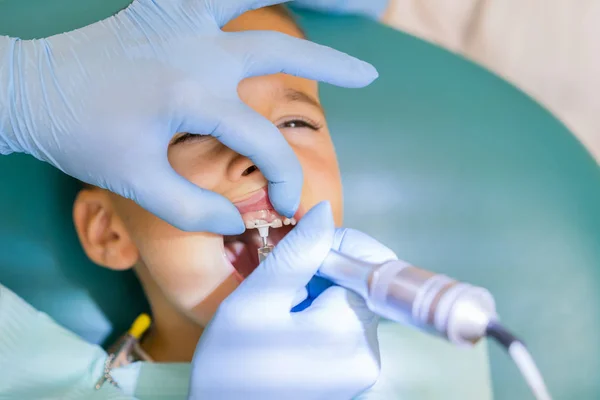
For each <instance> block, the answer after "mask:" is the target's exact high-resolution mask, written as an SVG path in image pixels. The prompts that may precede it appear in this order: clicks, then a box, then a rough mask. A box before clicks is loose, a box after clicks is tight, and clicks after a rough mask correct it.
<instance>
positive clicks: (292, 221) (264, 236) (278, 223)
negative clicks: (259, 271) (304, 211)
mask: <svg viewBox="0 0 600 400" xmlns="http://www.w3.org/2000/svg"><path fill="white" fill-rule="evenodd" d="M283 225H296V218H284V219H283V221H282V220H281V219H280V218H276V219H274V220H273V221H271V222H267V221H265V220H262V219H257V220H254V221H249V222H247V223H246V229H258V235H259V236H260V240H261V241H262V247H259V248H258V260H259V261H260V262H263V261H264V259H265V258H267V256H268V255H269V254H270V253H271V251H273V246H272V245H270V244H269V241H268V239H269V228H281V227H282V226H283Z"/></svg>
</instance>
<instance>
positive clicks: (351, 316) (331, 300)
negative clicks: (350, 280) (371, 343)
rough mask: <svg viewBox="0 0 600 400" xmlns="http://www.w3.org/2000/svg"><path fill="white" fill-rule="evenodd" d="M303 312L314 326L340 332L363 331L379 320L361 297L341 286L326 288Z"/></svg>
mask: <svg viewBox="0 0 600 400" xmlns="http://www.w3.org/2000/svg"><path fill="white" fill-rule="evenodd" d="M303 313H306V315H304V316H302V317H301V318H307V319H308V320H310V321H311V323H313V324H315V326H318V327H321V328H324V329H327V330H336V331H337V330H340V331H342V332H343V331H350V330H353V331H363V330H365V329H367V328H368V327H371V326H372V325H374V324H375V325H376V324H377V322H378V321H379V318H378V317H377V316H376V315H375V314H374V313H373V312H371V310H369V308H368V307H367V304H366V302H365V301H364V300H363V299H362V297H360V296H359V295H357V294H356V293H354V292H352V291H350V290H348V289H345V288H343V287H341V286H332V287H330V288H328V289H326V290H325V291H324V292H323V293H322V294H321V295H320V296H319V297H317V298H316V299H315V300H313V302H312V305H311V306H310V307H309V308H307V309H306V310H305V311H304V312H303ZM300 314H302V313H300Z"/></svg>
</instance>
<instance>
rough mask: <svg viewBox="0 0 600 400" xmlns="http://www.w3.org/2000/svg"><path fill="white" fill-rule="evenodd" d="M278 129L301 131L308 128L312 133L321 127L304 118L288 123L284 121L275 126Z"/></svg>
mask: <svg viewBox="0 0 600 400" xmlns="http://www.w3.org/2000/svg"><path fill="white" fill-rule="evenodd" d="M277 127H278V128H279V129H301V128H308V129H310V130H313V131H318V130H319V129H321V125H320V124H318V123H317V122H314V121H311V120H309V119H305V118H293V119H290V120H288V121H284V122H282V123H281V124H279V125H278V126H277Z"/></svg>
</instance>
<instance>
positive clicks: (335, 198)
mask: <svg viewBox="0 0 600 400" xmlns="http://www.w3.org/2000/svg"><path fill="white" fill-rule="evenodd" d="M296 153H297V155H298V158H299V160H300V163H301V164H302V171H303V172H304V186H303V188H302V201H301V204H302V207H304V208H305V209H306V210H305V211H308V209H310V208H311V207H312V206H314V205H316V204H317V203H319V202H321V201H323V200H328V201H329V202H330V203H331V207H332V210H333V215H334V220H335V223H336V225H337V226H340V225H341V224H342V217H343V204H342V182H341V177H340V170H339V167H338V163H337V159H336V156H335V151H334V149H333V145H332V144H329V145H327V146H324V145H322V146H319V148H318V149H317V148H313V149H310V151H309V150H307V151H297V152H296Z"/></svg>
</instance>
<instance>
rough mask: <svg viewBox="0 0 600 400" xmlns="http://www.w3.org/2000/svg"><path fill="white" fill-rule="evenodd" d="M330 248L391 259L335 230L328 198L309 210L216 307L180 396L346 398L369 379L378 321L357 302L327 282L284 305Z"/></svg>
mask: <svg viewBox="0 0 600 400" xmlns="http://www.w3.org/2000/svg"><path fill="white" fill-rule="evenodd" d="M332 244H333V246H332ZM332 247H333V248H336V249H340V250H341V251H343V252H345V253H346V254H348V255H350V256H353V257H360V258H365V259H367V260H371V261H374V262H375V261H377V262H384V261H387V260H390V259H395V258H396V256H395V255H394V253H393V252H392V251H390V250H389V249H388V248H386V247H385V246H383V245H381V244H379V243H378V242H377V241H375V240H374V239H372V238H370V237H368V236H366V235H364V234H362V233H360V232H357V231H351V230H342V229H339V230H336V229H335V228H334V222H333V218H332V215H331V209H330V206H329V204H328V203H321V204H319V205H317V206H316V207H314V208H313V209H312V210H311V211H310V212H309V213H307V214H306V215H305V216H304V218H302V220H300V222H299V223H298V225H297V226H296V227H295V228H294V230H293V231H291V232H290V233H289V234H288V235H287V236H286V237H285V238H284V239H283V240H282V241H281V242H280V243H279V244H278V245H277V247H276V248H275V250H274V251H273V252H272V253H271V255H269V257H268V258H267V259H266V260H265V261H264V262H263V263H262V264H261V265H259V267H258V268H257V269H256V270H255V271H254V272H253V273H252V274H251V275H250V276H249V277H248V278H247V279H246V280H245V281H244V282H242V284H241V285H240V287H239V288H238V289H237V290H236V291H235V292H233V293H232V294H231V295H230V296H229V297H228V298H227V299H226V300H225V301H224V302H223V303H222V304H221V306H220V307H219V309H218V311H217V313H216V314H215V316H214V318H213V320H212V321H211V323H210V324H209V325H208V326H207V328H206V329H205V331H204V333H203V335H202V338H201V339H200V342H199V343H198V347H197V349H196V353H195V355H194V359H193V361H192V376H191V386H190V396H189V398H190V399H192V400H200V399H228V400H236V399H260V400H271V399H273V400H281V399H286V400H290V399H298V400H311V399H328V400H329V399H332V400H336V399H343V400H348V399H350V398H352V397H354V396H356V395H358V394H360V393H361V392H363V391H364V390H366V389H368V388H369V387H371V386H372V385H373V384H374V383H375V382H376V381H377V378H378V376H379V371H380V362H379V345H378V341H377V323H378V320H379V319H378V317H377V316H375V315H374V314H373V313H371V311H369V309H368V308H367V306H366V304H365V302H364V301H363V300H362V298H360V297H359V296H357V295H355V294H354V293H352V292H350V291H348V290H346V289H344V288H341V287H339V286H332V287H329V288H328V289H326V290H325V291H324V292H323V293H322V294H320V295H319V296H318V297H317V298H316V299H315V300H314V301H313V302H312V304H311V305H310V307H308V308H306V309H305V310H303V311H300V312H291V311H290V309H291V308H292V306H293V305H294V304H295V299H296V298H297V294H298V292H299V291H303V290H305V289H304V288H305V285H306V284H307V283H308V282H309V280H310V279H311V277H313V276H314V274H315V273H316V271H317V270H318V268H319V266H320V265H321V263H322V262H323V260H324V259H325V257H326V255H327V253H328V252H329V250H330V249H331V248H332Z"/></svg>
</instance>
